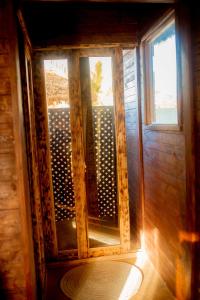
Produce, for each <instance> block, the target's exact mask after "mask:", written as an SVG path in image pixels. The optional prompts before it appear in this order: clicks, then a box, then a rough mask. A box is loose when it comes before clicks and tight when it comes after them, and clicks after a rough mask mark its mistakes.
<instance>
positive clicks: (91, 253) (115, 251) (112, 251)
mask: <svg viewBox="0 0 200 300" xmlns="http://www.w3.org/2000/svg"><path fill="white" fill-rule="evenodd" d="M126 252H127V251H125V250H124V249H123V247H122V246H121V245H117V246H105V247H98V248H89V249H88V257H100V256H105V255H119V254H122V253H126Z"/></svg>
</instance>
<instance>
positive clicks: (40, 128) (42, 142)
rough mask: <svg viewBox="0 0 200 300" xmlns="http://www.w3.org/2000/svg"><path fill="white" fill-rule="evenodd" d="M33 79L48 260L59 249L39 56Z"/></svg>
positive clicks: (34, 61) (46, 113) (42, 76)
mask: <svg viewBox="0 0 200 300" xmlns="http://www.w3.org/2000/svg"><path fill="white" fill-rule="evenodd" d="M33 77H34V91H35V93H34V94H35V111H36V133H37V147H38V159H39V173H40V189H41V203H42V210H43V228H44V243H45V250H46V251H45V253H46V256H47V259H50V258H54V257H57V255H58V248H57V238H56V224H55V210H54V196H53V185H52V174H51V155H50V144H49V131H48V112H47V103H46V96H45V78H44V64H43V60H42V58H41V57H40V55H37V54H36V55H35V56H34V60H33Z"/></svg>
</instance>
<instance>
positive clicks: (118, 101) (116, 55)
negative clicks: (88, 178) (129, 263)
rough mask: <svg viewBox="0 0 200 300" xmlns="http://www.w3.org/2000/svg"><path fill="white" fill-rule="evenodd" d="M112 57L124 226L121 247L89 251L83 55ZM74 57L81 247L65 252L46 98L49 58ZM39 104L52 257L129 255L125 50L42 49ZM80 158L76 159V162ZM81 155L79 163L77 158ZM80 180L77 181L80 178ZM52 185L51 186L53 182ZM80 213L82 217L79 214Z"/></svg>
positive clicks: (37, 58)
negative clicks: (59, 226)
mask: <svg viewBox="0 0 200 300" xmlns="http://www.w3.org/2000/svg"><path fill="white" fill-rule="evenodd" d="M87 56H111V57H112V62H113V93H114V97H113V98H114V101H115V103H114V104H115V105H114V106H115V113H114V115H115V132H116V137H115V138H116V153H117V186H118V212H119V220H120V222H119V227H120V241H121V242H120V244H119V245H116V246H106V247H97V248H89V246H88V228H87V226H88V225H87V199H86V184H85V156H84V147H83V130H82V128H83V126H82V124H83V120H82V117H83V116H82V105H81V91H80V76H79V75H80V57H87ZM62 58H63V59H64V58H65V59H68V65H69V75H68V76H69V95H70V114H71V118H70V119H71V133H72V168H73V173H74V178H73V180H75V183H74V193H75V199H79V200H78V201H77V200H76V204H75V206H76V224H77V244H78V249H73V250H62V251H59V250H58V247H57V236H56V224H55V212H54V196H53V186H52V179H51V178H52V176H51V165H50V160H51V157H50V145H49V133H48V112H47V104H46V96H45V82H44V67H43V61H44V60H45V59H62ZM33 62H34V63H33V67H34V68H33V74H34V89H35V102H36V103H35V106H36V111H37V115H38V116H36V126H37V142H38V154H39V161H40V164H39V170H40V184H41V187H44V186H45V189H44V188H41V199H42V203H43V219H44V221H43V222H44V223H43V224H44V241H45V249H46V253H47V259H48V260H52V259H58V258H59V257H62V258H63V256H65V255H66V257H67V258H79V259H80V258H81V259H82V258H86V257H96V256H100V255H115V254H122V253H127V252H128V251H129V250H130V224H129V223H130V222H129V202H128V175H127V157H126V132H125V111H124V103H123V102H124V101H123V56H122V48H120V47H111V48H102V49H100V48H92V47H91V48H85V49H83V48H81V49H72V50H70V49H67V50H54V51H48V50H44V51H36V52H35V54H34V60H33ZM74 157H76V159H73V158H74ZM77 157H79V159H77ZM75 178H76V179H75ZM47 181H48V182H47ZM77 212H78V213H77Z"/></svg>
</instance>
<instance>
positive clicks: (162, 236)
mask: <svg viewBox="0 0 200 300" xmlns="http://www.w3.org/2000/svg"><path fill="white" fill-rule="evenodd" d="M180 12H181V9H180ZM179 17H180V15H179ZM180 20H184V21H183V22H187V21H186V19H185V18H182V19H181V18H180ZM178 22H179V21H178ZM183 22H182V23H180V24H179V26H181V27H180V28H179V29H180V31H179V42H180V46H181V47H180V49H179V50H180V60H179V63H180V64H181V67H182V69H183V70H185V65H186V64H187V62H188V61H189V59H188V58H187V55H188V49H187V46H188V45H186V41H187V42H188V39H187V38H186V35H187V25H186V26H183ZM141 57H142V56H141ZM186 58H187V61H186ZM142 71H143V70H142V68H141V82H142V78H143V74H142ZM188 74H189V68H188ZM179 75H180V77H181V81H182V82H181V84H180V90H181V94H182V107H181V114H182V117H183V124H182V125H183V129H182V130H180V131H174V132H173V131H162V130H152V129H150V128H149V127H148V126H146V125H145V122H144V120H145V112H144V111H145V108H144V107H145V96H144V89H143V82H142V84H141V85H142V107H143V111H142V114H143V116H142V119H143V160H144V161H143V163H144V233H145V247H146V250H147V252H148V255H149V257H150V259H151V261H152V262H153V264H154V266H155V267H156V269H157V271H158V272H159V273H160V274H161V276H162V277H163V279H164V280H165V282H166V283H167V285H168V287H169V288H170V290H171V291H172V292H173V294H174V295H176V297H177V299H184V300H186V299H191V272H192V260H193V254H192V247H191V240H190V239H191V236H192V235H191V230H192V226H193V224H192V222H193V220H192V217H193V216H192V214H193V213H194V211H193V210H194V207H193V200H192V193H191V195H190V192H191V191H190V189H191V190H192V184H193V179H192V178H188V174H190V167H191V168H192V166H191V165H190V160H189V157H191V153H192V144H191V141H190V135H191V132H188V128H191V124H190V121H191V119H190V117H189V116H190V113H191V111H190V110H191V109H192V108H191V107H190V104H191V102H190V101H191V98H190V95H189V88H190V86H189V80H188V78H187V74H185V73H184V72H183V73H182V74H181V72H180V73H179ZM186 78H187V81H185V80H186Z"/></svg>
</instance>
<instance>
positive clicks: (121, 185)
mask: <svg viewBox="0 0 200 300" xmlns="http://www.w3.org/2000/svg"><path fill="white" fill-rule="evenodd" d="M122 74H123V60H122V51H121V49H120V48H118V49H116V50H115V52H114V57H113V78H114V98H115V128H116V153H117V183H118V201H119V220H120V236H121V246H122V249H123V251H124V252H126V251H128V250H129V248H130V224H129V198H128V174H127V157H126V131H125V113H124V103H123V79H122Z"/></svg>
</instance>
